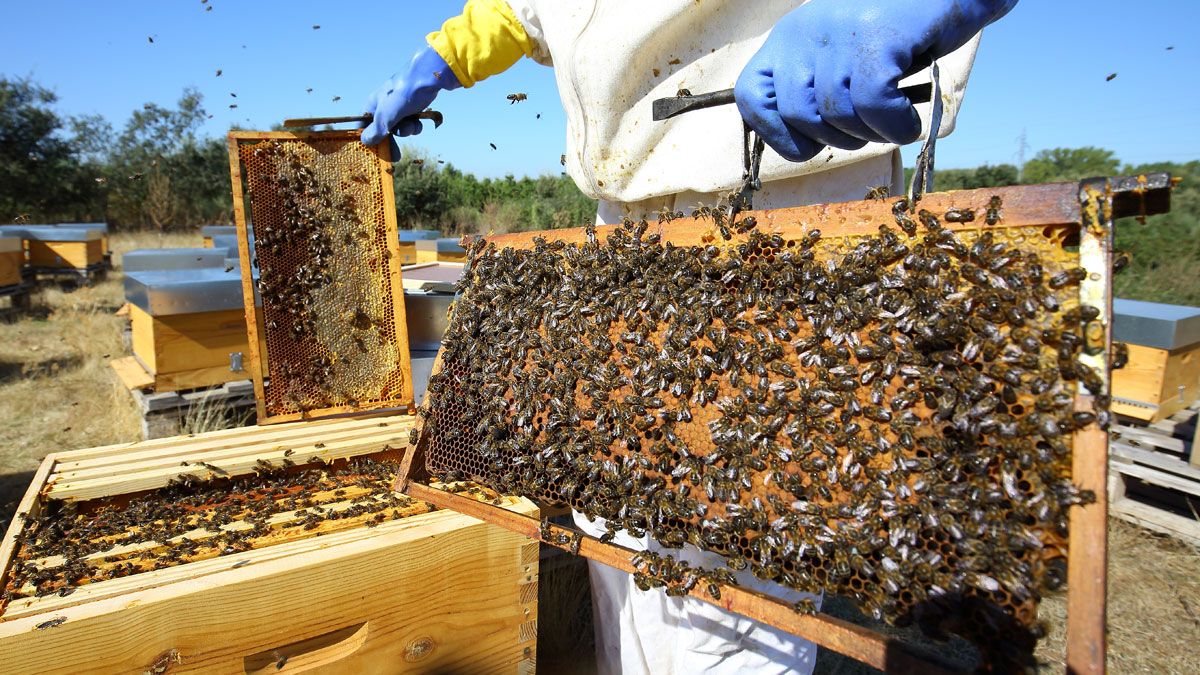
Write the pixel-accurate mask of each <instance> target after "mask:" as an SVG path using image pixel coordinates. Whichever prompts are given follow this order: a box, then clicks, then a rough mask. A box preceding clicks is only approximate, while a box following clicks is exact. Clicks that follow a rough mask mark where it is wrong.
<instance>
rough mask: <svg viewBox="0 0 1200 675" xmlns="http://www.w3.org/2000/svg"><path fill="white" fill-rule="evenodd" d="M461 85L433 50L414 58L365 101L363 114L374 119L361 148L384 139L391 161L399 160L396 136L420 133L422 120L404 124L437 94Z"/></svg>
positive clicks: (430, 48) (363, 136)
mask: <svg viewBox="0 0 1200 675" xmlns="http://www.w3.org/2000/svg"><path fill="white" fill-rule="evenodd" d="M461 86H462V85H461V84H460V83H459V81H458V78H457V77H455V76H454V71H452V70H450V66H448V65H446V61H445V60H444V59H443V58H442V57H441V55H439V54H438V53H437V52H436V51H434V50H433V48H432V47H426V48H425V49H422V50H421V51H419V52H417V53H416V55H415V56H413V59H412V63H410V64H408V70H405V71H404V72H400V73H396V74H395V75H393V76H392V79H390V80H388V81H387V82H384V83H383V86H381V87H379V89H376V90H375V93H373V94H371V97H370V98H369V99H367V110H366V112H369V113H371V114H372V115H374V116H375V119H374V120H372V121H371V123H370V124H368V125H367V126H366V128H364V129H363V130H362V142H363V145H376V144H378V143H379V142H380V141H382V140H383V139H385V138H387V139H389V140H390V141H391V144H392V161H393V162H395V161H398V160H399V159H400V148H399V146H397V145H396V139H395V137H396V136H412V135H414V134H419V133H421V120H407V121H402V120H404V118H405V117H408V116H410V115H415V114H417V113H419V112H421V111H422V110H424V109H426V108H428V107H429V105H430V104H431V103H433V99H435V98H437V95H438V92H440V91H443V90H445V91H449V90H451V89H458V88H459V87H461Z"/></svg>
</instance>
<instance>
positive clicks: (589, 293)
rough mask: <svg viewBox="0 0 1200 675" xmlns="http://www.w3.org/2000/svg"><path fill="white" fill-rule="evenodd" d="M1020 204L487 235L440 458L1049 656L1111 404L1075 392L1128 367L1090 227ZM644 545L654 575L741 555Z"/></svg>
mask: <svg viewBox="0 0 1200 675" xmlns="http://www.w3.org/2000/svg"><path fill="white" fill-rule="evenodd" d="M1002 214H1003V204H1002V202H1001V200H1000V199H999V198H998V197H994V198H992V199H991V200H990V201H989V202H988V203H987V204H986V205H981V206H978V207H976V208H974V209H972V208H967V207H966V206H965V205H962V208H950V209H947V210H945V211H941V212H938V213H931V212H928V211H925V210H920V209H913V208H910V206H909V204H908V203H907V202H906V201H905V200H900V201H897V202H895V205H894V208H893V209H892V217H889V218H887V222H880V223H878V224H877V225H878V227H877V230H875V231H874V232H871V233H865V234H855V235H852V236H838V237H829V236H822V234H821V232H820V231H819V230H816V229H813V228H811V227H806V228H803V231H802V232H801V233H799V236H789V237H786V238H785V237H783V236H781V235H780V234H778V233H771V232H769V231H761V232H760V231H759V230H758V229H757V228H756V224H755V222H754V221H753V218H747V219H744V220H742V221H738V222H730V221H729V220H728V218H727V217H726V215H725V214H724V213H723V212H721V211H717V210H711V209H702V210H701V211H698V212H696V213H694V214H693V216H694V217H699V218H701V219H707V220H708V222H709V223H710V225H709V227H710V228H711V232H710V234H708V235H706V237H705V239H706V240H707V241H701V242H700V243H692V244H688V245H675V244H673V243H671V242H669V241H663V240H662V239H661V237H660V235H659V234H656V233H648V231H649V225H648V224H647V223H646V222H641V223H626V224H625V225H624V226H622V227H619V228H616V229H612V230H609V231H608V232H606V236H604V237H603V238H601V237H599V236H597V234H596V232H595V230H594V229H590V228H589V229H588V231H587V237H586V239H585V240H584V241H582V242H579V243H564V242H563V241H549V240H546V239H540V238H539V239H537V240H535V243H534V245H533V246H531V247H530V248H527V249H520V248H500V247H497V246H496V245H495V244H489V243H485V242H484V241H482V240H480V241H478V242H476V245H474V246H473V247H472V248H471V251H470V254H469V255H470V259H469V263H468V269H467V272H466V274H465V275H464V278H463V281H462V296H461V298H460V299H459V300H458V302H457V303H456V305H455V307H454V310H453V317H452V321H451V323H450V327H449V330H448V331H447V334H446V338H445V341H444V347H443V351H442V355H441V359H442V360H441V370H440V372H439V373H437V374H436V375H435V376H434V377H433V378H432V379H431V380H430V384H429V398H428V409H427V410H423V411H421V412H422V414H423V416H424V417H425V424H424V427H423V431H422V433H423V434H424V439H423V442H424V443H427V455H426V457H427V468H428V469H429V470H430V471H431V472H432V473H434V474H438V475H443V476H448V477H451V478H457V477H470V478H472V479H474V480H478V481H480V482H482V483H484V484H486V485H489V486H490V487H492V488H493V489H496V490H499V491H501V492H515V493H517V494H520V495H523V496H528V497H531V498H535V499H540V500H543V501H546V502H551V503H558V504H566V505H570V506H571V507H572V508H574V509H576V510H579V511H582V512H583V513H585V514H587V515H588V516H590V517H598V518H604V519H605V520H606V522H607V526H608V530H609V535H608V536H611V534H613V533H615V532H616V531H617V530H620V529H624V530H626V531H628V532H630V533H631V534H633V535H634V536H635V537H636V536H642V535H643V534H649V535H650V536H651V537H653V538H654V539H655V540H656V541H657V542H658V543H659V544H661V545H662V546H663V547H666V548H668V549H669V548H678V547H680V546H682V545H684V544H690V545H694V546H697V547H699V548H702V549H705V550H709V551H715V552H718V553H721V554H723V555H725V556H727V557H728V561H729V567H730V568H733V569H744V568H747V567H748V568H750V569H751V570H753V572H754V573H755V574H756V575H757V576H758V577H760V578H762V579H769V580H772V581H776V582H779V583H782V584H784V585H787V586H790V587H792V588H796V589H799V590H802V591H810V592H820V591H824V592H826V593H830V594H836V595H841V596H846V597H850V598H853V599H854V600H855V601H857V603H858V604H859V606H860V608H861V609H863V610H864V611H865V612H866V613H868V614H870V615H873V616H874V617H876V618H880V619H886V620H888V621H891V622H894V623H901V624H902V623H909V622H914V621H915V622H918V623H919V624H920V625H921V627H922V628H924V629H925V630H926V631H927V632H928V633H931V634H933V635H942V634H944V632H945V631H948V630H949V631H953V632H957V633H960V634H962V635H963V636H964V637H967V638H968V639H971V640H972V641H974V642H976V644H978V645H979V646H980V648H981V650H982V651H983V653H984V661H985V663H986V664H990V666H991V667H995V668H998V669H1005V668H1009V667H1016V666H1018V665H1027V664H1028V663H1029V662H1030V659H1031V658H1032V657H1031V654H1032V648H1033V645H1034V643H1035V642H1036V639H1037V638H1038V637H1039V636H1040V634H1041V632H1042V628H1041V627H1040V626H1039V625H1038V623H1037V601H1038V599H1039V597H1040V595H1041V593H1042V591H1043V588H1044V586H1047V585H1051V584H1052V583H1053V581H1054V579H1055V577H1056V572H1057V570H1058V569H1059V566H1060V565H1061V563H1063V562H1064V558H1065V554H1066V534H1067V532H1066V528H1067V511H1068V509H1069V507H1070V506H1072V505H1074V504H1079V503H1083V502H1086V501H1088V500H1089V499H1090V498H1091V495H1090V493H1087V492H1083V491H1080V490H1079V489H1077V488H1076V487H1075V486H1074V485H1073V484H1072V482H1071V477H1070V466H1071V444H1070V443H1071V440H1070V438H1071V433H1072V431H1073V430H1074V429H1076V428H1080V427H1082V426H1086V425H1088V424H1093V423H1097V421H1098V422H1099V423H1100V424H1107V417H1108V412H1107V410H1106V406H1107V400H1106V398H1105V397H1103V396H1100V397H1098V398H1097V400H1098V406H1097V409H1096V410H1094V411H1087V412H1085V411H1076V410H1075V409H1074V402H1075V393H1076V391H1077V389H1079V387H1080V385H1083V386H1084V387H1085V388H1086V389H1088V390H1091V391H1093V392H1094V393H1099V392H1100V391H1101V390H1102V388H1103V385H1102V381H1101V379H1100V375H1099V374H1098V373H1096V372H1095V371H1093V370H1092V369H1091V368H1090V367H1089V366H1087V365H1084V364H1083V363H1081V362H1080V359H1079V357H1080V354H1081V345H1082V342H1083V338H1082V325H1083V323H1085V322H1087V321H1089V320H1090V319H1094V318H1095V316H1096V310H1095V308H1091V307H1087V306H1081V305H1080V303H1079V293H1078V284H1079V283H1080V281H1081V280H1082V279H1083V278H1084V276H1086V275H1085V274H1084V272H1083V270H1082V269H1081V268H1080V267H1079V266H1078V265H1079V258H1078V253H1077V252H1076V251H1075V249H1073V248H1072V247H1071V246H1069V245H1068V244H1070V243H1071V240H1072V239H1074V238H1076V237H1077V235H1078V230H1077V228H1075V227H1071V226H1052V227H1043V226H1041V225H1037V226H1034V225H1022V226H1005V225H1004V224H1003V219H1002ZM679 215H682V214H662V215H661V216H660V223H662V222H669V220H670V219H671V218H673V217H677V216H679ZM944 222H945V223H965V222H973V225H972V226H971V227H966V228H953V229H948V228H947V227H945V226H943V223H944ZM668 554H669V552H668ZM647 561H650V562H649V563H647ZM637 564H638V565H639V569H641V570H642V572H641V573H640V574H639V585H642V586H645V587H648V586H650V585H665V586H667V587H668V589H676V588H677V587H678V585H679V584H680V583H684V582H683V581H681V578H661V577H662V573H663V570H677V571H680V570H682V572H680V574H687V576H688V577H689V578H688V581H687V583H690V584H695V583H696V580H697V579H699V580H704V579H709V580H717V581H719V580H721V579H723V578H726V577H727V576H728V572H727V571H725V570H718V571H697V570H690V569H688V568H687V566H686V565H675V564H672V563H670V562H666V563H663V561H662V559H660V558H657V557H655V556H649V557H643V558H641V559H640V560H639V561H637ZM648 569H649V570H652V571H649V572H648V571H647V570H648ZM656 572H657V575H656V574H655V573H656ZM655 576H658V577H660V578H654V579H652V578H650V577H655ZM714 588H715V587H714ZM803 609H805V608H798V611H800V610H803Z"/></svg>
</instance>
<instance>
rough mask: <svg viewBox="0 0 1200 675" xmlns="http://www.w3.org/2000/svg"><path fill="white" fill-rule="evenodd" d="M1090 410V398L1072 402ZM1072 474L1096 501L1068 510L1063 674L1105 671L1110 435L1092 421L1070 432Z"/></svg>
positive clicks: (1081, 488)
mask: <svg viewBox="0 0 1200 675" xmlns="http://www.w3.org/2000/svg"><path fill="white" fill-rule="evenodd" d="M1076 408H1077V409H1079V410H1091V409H1092V401H1091V399H1090V397H1086V396H1080V397H1079V398H1078V399H1077V400H1076ZM1071 477H1072V480H1073V482H1074V483H1075V484H1076V485H1078V486H1079V489H1080V490H1091V491H1092V492H1093V493H1094V494H1095V495H1096V501H1095V502H1094V503H1091V504H1086V505H1081V506H1076V507H1074V508H1072V509H1071V510H1070V511H1069V518H1070V522H1069V527H1070V535H1069V537H1070V538H1069V542H1068V550H1069V551H1070V555H1068V556H1067V672H1069V673H1078V674H1081V675H1082V674H1085V673H1104V672H1105V670H1106V668H1107V664H1106V662H1105V658H1106V657H1105V655H1106V654H1107V652H1108V637H1107V627H1108V612H1107V604H1106V597H1107V595H1106V594H1107V592H1108V433H1107V432H1106V431H1104V430H1102V429H1100V428H1099V427H1097V426H1096V425H1095V424H1092V425H1089V426H1088V427H1085V428H1083V429H1080V430H1078V431H1076V432H1075V434H1074V443H1073V447H1072V453H1071Z"/></svg>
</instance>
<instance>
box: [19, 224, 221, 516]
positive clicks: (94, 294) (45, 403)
mask: <svg viewBox="0 0 1200 675" xmlns="http://www.w3.org/2000/svg"><path fill="white" fill-rule="evenodd" d="M200 243H201V239H200V234H199V233H198V232H197V233H191V234H168V235H166V236H165V237H159V236H158V235H157V234H154V233H131V234H114V235H113V236H112V238H111V246H112V248H113V250H114V252H116V254H117V260H116V262H117V264H118V265H119V264H120V254H121V253H122V252H124V251H131V250H134V249H137V248H163V247H178V246H199V245H200ZM123 302H124V292H123V289H122V284H121V274H120V272H119V271H117V272H112V273H109V275H108V278H107V279H106V280H104V281H101V282H99V283H96V284H95V285H94V286H91V287H84V288H79V289H74V290H70V289H66V290H64V289H61V288H57V287H54V286H48V285H43V287H42V289H41V290H39V291H38V292H37V293H36V294H35V295H34V296H33V303H32V309H31V310H30V311H29V312H28V313H17V312H13V311H9V310H4V313H5V316H4V319H3V320H2V321H0V420H2V421H3V424H0V524H3V523H4V522H5V521H6V520H7V518H8V516H9V515H10V513H11V509H12V506H13V505H14V504H15V502H16V501H17V500H19V499H20V496H21V494H22V493H23V492H24V490H25V487H26V485H27V483H28V482H29V478H30V476H31V475H32V472H33V470H34V469H35V468H37V465H38V463H39V462H40V461H41V459H42V458H43V457H45V456H46V455H47V454H49V453H51V452H59V451H63V450H73V449H78V448H88V447H94V446H97V445H107V444H110V443H121V442H126V441H135V440H139V439H140V437H141V427H140V418H139V413H138V411H137V409H136V408H135V407H134V404H133V400H132V399H131V398H130V396H129V394H128V392H126V391H125V390H124V388H123V387H122V386H121V385H120V384H119V383H118V382H117V380H116V377H115V376H114V375H113V372H112V369H111V368H110V367H109V365H108V362H109V361H110V360H111V359H114V358H120V357H121V356H124V355H125V354H126V353H128V352H127V349H126V347H125V344H124V339H123V337H122V331H123V328H124V319H122V318H120V317H117V316H115V315H114V312H116V311H117V309H118V308H119V307H120V306H121V304H122V303H123Z"/></svg>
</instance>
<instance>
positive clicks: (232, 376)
mask: <svg viewBox="0 0 1200 675" xmlns="http://www.w3.org/2000/svg"><path fill="white" fill-rule="evenodd" d="M129 325H130V331H131V335H132V346H133V359H134V361H135V362H136V365H138V366H139V367H140V368H141V369H142V370H143V371H144V372H145V373H146V375H147V376H148V377H150V378H151V380H152V381H153V384H152V385H151V386H152V387H153V389H154V390H155V391H159V392H162V391H178V390H181V389H197V388H200V387H210V386H212V385H215V384H222V383H224V382H232V381H235V380H245V379H247V377H248V374H247V373H246V371H245V370H244V369H243V370H235V369H233V368H232V367H231V366H230V354H236V353H241V354H248V353H249V351H250V343H249V338H248V337H247V334H246V317H245V313H244V312H243V310H240V309H227V310H221V311H216V312H196V313H190V314H175V315H168V316H159V317H155V316H151V315H150V314H149V313H148V312H146V311H145V310H144V309H142V308H140V307H138V306H137V305H133V304H131V305H129Z"/></svg>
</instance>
